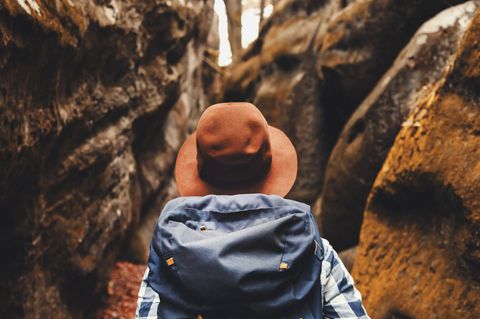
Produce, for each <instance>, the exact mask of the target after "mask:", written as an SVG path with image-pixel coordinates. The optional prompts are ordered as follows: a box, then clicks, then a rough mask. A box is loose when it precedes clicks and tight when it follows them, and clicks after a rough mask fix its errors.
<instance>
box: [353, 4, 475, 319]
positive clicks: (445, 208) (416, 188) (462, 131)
mask: <svg viewBox="0 0 480 319" xmlns="http://www.w3.org/2000/svg"><path fill="white" fill-rule="evenodd" d="M479 39H480V12H478V11H477V14H476V16H475V17H474V19H473V22H472V23H471V25H470V26H469V27H468V30H467V32H466V33H465V35H464V37H463V39H462V42H461V44H460V46H459V49H458V51H457V55H456V57H455V62H454V64H453V65H452V67H451V68H450V69H449V72H448V74H446V75H445V76H444V77H443V79H442V80H441V81H439V82H438V83H437V86H436V87H435V88H433V89H432V90H431V91H430V93H429V94H428V95H427V96H426V97H425V98H423V99H422V100H421V101H419V102H417V103H416V104H415V106H414V109H413V112H412V114H411V115H410V116H409V117H408V119H407V121H406V122H405V123H404V125H403V127H402V129H401V131H400V132H399V134H398V136H397V137H396V139H395V143H394V144H393V146H392V149H391V151H390V153H389V155H388V157H387V159H386V161H385V163H384V165H383V167H382V169H381V171H380V173H379V175H378V177H377V179H376V181H375V183H374V186H373V190H372V192H371V194H370V198H369V201H368V203H367V207H366V212H365V219H364V223H363V226H362V232H361V236H360V246H359V251H358V255H357V260H356V263H355V266H354V276H355V278H356V281H357V284H358V287H359V289H360V290H361V291H362V293H363V297H364V301H365V305H366V307H367V310H368V311H369V314H370V315H371V316H372V318H392V317H393V316H396V318H397V317H400V318H403V317H405V318H478V317H480V276H479V274H480V273H479V271H478V270H479V269H480V237H479V236H478V234H479V232H480V197H479V196H478V195H479V194H480V162H479V159H480V139H479V132H480V64H479V63H478V62H479V61H480V42H479Z"/></svg>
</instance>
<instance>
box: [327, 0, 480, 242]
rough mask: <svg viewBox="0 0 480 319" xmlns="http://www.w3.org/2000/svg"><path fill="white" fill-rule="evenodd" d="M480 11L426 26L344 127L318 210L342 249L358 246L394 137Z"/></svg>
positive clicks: (467, 6)
mask: <svg viewBox="0 0 480 319" xmlns="http://www.w3.org/2000/svg"><path fill="white" fill-rule="evenodd" d="M478 6H479V5H478V3H475V2H471V1H470V2H466V3H464V4H461V5H458V6H455V7H452V8H450V9H447V10H444V11H442V12H441V13H439V14H438V15H437V16H435V17H434V18H432V19H431V20H429V21H428V22H426V23H425V24H424V25H423V26H422V27H421V28H420V29H419V30H418V31H417V32H416V33H415V35H414V36H413V37H412V39H411V40H410V42H409V44H408V45H407V46H406V47H405V48H404V49H403V50H402V52H401V53H400V54H399V56H398V57H397V59H396V60H395V62H394V63H393V65H392V66H391V67H390V69H389V70H388V71H387V72H386V73H385V74H384V75H383V76H382V78H381V79H380V81H379V82H378V84H377V85H376V86H375V88H374V89H373V90H372V92H371V93H370V94H369V95H368V96H367V98H366V99H365V100H364V101H363V103H362V104H361V105H360V106H359V107H358V108H357V110H356V111H355V112H354V113H353V114H352V116H351V117H350V119H349V120H348V121H347V123H346V124H345V126H344V128H343V130H342V133H341V134H340V137H339V139H338V141H337V143H336V145H335V147H334V149H333V151H332V153H331V155H330V159H329V161H328V165H327V168H326V171H325V181H324V186H323V190H324V191H323V193H322V196H321V199H320V200H319V206H320V207H319V209H318V211H319V225H320V228H321V231H322V234H323V235H324V236H326V237H327V238H328V239H329V240H330V242H331V244H332V245H334V246H335V247H336V248H337V249H339V250H343V249H346V248H348V247H351V246H353V245H356V244H357V243H358V235H359V233H360V226H361V224H362V216H363V210H364V208H365V202H366V200H367V196H368V194H369V192H370V189H371V187H372V184H373V181H374V179H375V177H376V176H377V174H378V172H379V170H380V168H381V166H382V164H383V162H384V161H385V158H386V156H387V154H388V151H389V150H390V147H391V146H392V144H393V141H394V139H395V136H396V135H397V133H398V131H399V130H400V128H401V125H402V123H403V122H404V121H405V120H406V118H407V116H408V115H409V114H410V111H411V108H412V107H413V105H414V104H415V101H417V100H419V99H421V96H422V95H423V94H426V93H428V92H429V91H430V90H431V87H432V86H433V85H434V84H436V82H438V81H439V80H440V79H441V77H442V76H443V73H444V72H445V70H446V68H447V66H448V64H449V62H451V61H450V60H451V58H452V56H453V55H454V53H455V52H456V48H457V46H458V42H459V41H460V39H461V38H462V36H463V34H464V32H465V30H466V28H467V26H468V24H469V22H470V20H471V19H472V17H473V15H474V13H475V10H476V9H477V8H478ZM320 212H321V213H320Z"/></svg>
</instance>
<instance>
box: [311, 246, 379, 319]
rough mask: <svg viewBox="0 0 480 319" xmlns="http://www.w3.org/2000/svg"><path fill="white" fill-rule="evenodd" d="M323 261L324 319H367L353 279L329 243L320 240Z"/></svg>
mask: <svg viewBox="0 0 480 319" xmlns="http://www.w3.org/2000/svg"><path fill="white" fill-rule="evenodd" d="M322 243H323V246H324V249H325V259H324V261H323V263H322V273H321V278H320V281H321V284H322V291H323V313H324V318H328V319H330V318H332V319H333V318H343V319H346V318H349V319H352V318H361V319H369V318H370V317H369V316H368V315H367V312H366V311H365V308H364V307H363V305H362V296H361V295H360V293H359V292H358V290H357V289H356V288H355V285H354V282H353V278H352V276H350V274H349V272H348V270H347V269H346V268H345V266H344V265H343V263H342V261H341V260H340V258H339V257H338V255H337V253H336V252H335V250H333V248H332V246H331V245H330V243H329V242H328V241H327V240H325V239H322Z"/></svg>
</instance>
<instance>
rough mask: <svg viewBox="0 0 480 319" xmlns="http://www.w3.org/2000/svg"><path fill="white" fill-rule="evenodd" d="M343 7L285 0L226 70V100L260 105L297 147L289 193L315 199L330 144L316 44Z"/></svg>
mask: <svg viewBox="0 0 480 319" xmlns="http://www.w3.org/2000/svg"><path fill="white" fill-rule="evenodd" d="M341 8H342V3H341V1H336V0H333V1H310V0H308V1H283V2H280V3H279V4H278V6H277V7H276V8H275V11H274V13H273V15H272V17H271V18H269V19H268V20H267V21H265V24H264V26H263V28H262V30H261V31H260V36H259V38H258V39H257V40H256V41H255V42H254V43H253V44H252V45H251V46H250V47H249V49H248V50H247V51H246V52H245V54H244V56H243V57H242V61H240V62H238V63H236V64H234V65H233V66H232V67H231V68H230V69H228V70H227V72H226V74H225V90H226V91H225V100H227V101H228V100H230V101H231V100H234V101H238V100H247V101H252V102H253V103H254V104H255V105H257V106H258V107H259V108H260V109H261V111H262V112H263V114H264V115H265V117H266V118H267V121H268V122H269V124H270V125H273V126H275V127H279V128H281V129H282V130H283V131H284V132H286V133H287V134H288V136H289V137H290V138H291V139H292V141H293V143H294V145H295V146H296V148H297V153H298V155H299V156H298V158H299V167H300V170H299V172H298V178H297V181H296V184H295V186H294V187H293V190H292V191H291V192H290V195H289V196H290V197H291V198H294V199H298V200H302V201H306V202H311V201H312V200H313V199H314V198H315V197H316V195H317V194H318V190H319V188H320V187H321V181H322V180H323V171H322V170H321V169H319V167H324V166H325V165H326V161H327V157H328V153H329V147H331V146H330V145H328V144H326V143H322V141H323V140H325V139H326V136H324V135H325V132H324V131H325V130H324V127H323V126H322V123H324V121H325V118H324V117H325V115H324V114H323V110H322V109H321V108H319V107H318V105H319V104H320V92H321V91H320V90H321V83H320V82H319V81H318V78H317V75H316V72H315V69H314V68H313V67H312V65H314V63H315V56H314V54H313V51H312V49H313V45H314V39H315V35H316V33H317V32H318V30H319V28H320V26H321V25H323V24H324V23H326V21H328V20H329V19H330V18H331V16H332V15H333V14H335V13H336V12H338V11H339V10H340V9H341Z"/></svg>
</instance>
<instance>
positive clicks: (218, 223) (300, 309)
mask: <svg viewBox="0 0 480 319" xmlns="http://www.w3.org/2000/svg"><path fill="white" fill-rule="evenodd" d="M321 243H322V242H321V239H320V235H319V232H318V228H317V225H316V222H315V219H314V218H313V216H312V214H311V213H310V207H309V206H308V205H306V204H303V203H299V202H296V201H292V200H287V199H284V198H281V197H278V196H274V195H263V194H242V195H233V196H227V195H222V196H219V195H209V196H204V197H180V198H177V199H174V200H172V201H170V202H169V203H168V204H167V205H166V206H165V208H164V209H163V211H162V213H161V215H160V218H159V219H158V222H157V225H156V228H155V230H154V235H153V239H152V243H151V247H150V257H149V261H148V267H149V269H150V272H149V276H148V278H147V280H148V283H149V284H150V286H151V287H152V288H153V289H154V290H155V291H156V292H157V293H158V294H159V296H160V300H161V302H160V306H159V309H158V314H159V317H160V318H166V319H174V318H175V319H177V318H203V319H214V318H215V319H217V318H218V319H220V318H221V319H227V318H232V319H233V318H243V319H245V318H276V319H277V318H284V319H299V318H303V319H314V318H315V319H317V318H322V294H321V284H320V271H321V264H322V260H323V252H324V249H323V246H322V244H321Z"/></svg>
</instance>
